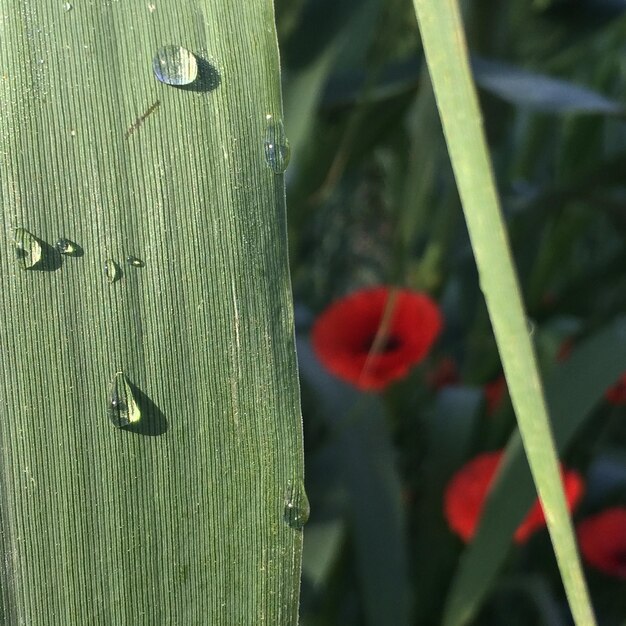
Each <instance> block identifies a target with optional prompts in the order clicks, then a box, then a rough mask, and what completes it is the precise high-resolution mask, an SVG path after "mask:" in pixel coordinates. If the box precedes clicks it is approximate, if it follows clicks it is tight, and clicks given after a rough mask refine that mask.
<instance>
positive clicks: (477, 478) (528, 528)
mask: <svg viewBox="0 0 626 626" xmlns="http://www.w3.org/2000/svg"><path fill="white" fill-rule="evenodd" d="M502 455H503V452H502V451H497V452H487V453H484V454H480V455H478V456H477V457H475V458H474V459H473V460H471V461H470V462H469V463H467V464H466V465H465V466H464V467H462V468H461V469H460V470H459V471H458V472H457V473H456V474H455V475H454V476H453V477H452V480H450V482H449V483H448V486H447V487H446V491H445V494H444V515H445V517H446V520H447V522H448V525H449V526H450V528H451V530H452V531H454V532H455V533H456V534H457V535H459V536H460V537H461V539H463V541H465V542H468V541H470V540H471V539H473V537H474V535H475V533H476V529H477V528H478V522H479V520H480V516H481V514H482V510H483V506H484V504H485V501H486V498H487V495H488V494H489V489H490V487H491V484H492V482H493V479H494V478H495V475H496V472H497V470H498V466H499V465H500V462H501V461H502ZM561 478H562V480H563V482H564V486H565V494H566V498H567V503H568V505H569V508H570V510H573V509H574V508H575V506H576V505H577V504H578V502H579V500H580V498H581V497H582V494H583V480H582V478H581V477H580V475H579V474H578V473H577V472H574V471H572V470H564V469H563V468H561ZM545 524H546V520H545V517H544V515H543V510H542V508H541V504H540V503H539V499H537V500H535V503H534V504H533V506H532V508H531V510H530V511H529V513H528V515H527V516H526V517H525V518H524V521H523V522H522V523H521V524H520V525H519V527H518V528H517V530H516V531H515V535H514V536H513V538H514V540H515V542H516V543H524V542H525V541H526V540H527V539H528V538H529V537H530V535H532V533H534V532H535V531H536V530H539V529H540V528H542V527H543V526H545Z"/></svg>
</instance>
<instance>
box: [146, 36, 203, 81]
mask: <svg viewBox="0 0 626 626" xmlns="http://www.w3.org/2000/svg"><path fill="white" fill-rule="evenodd" d="M152 70H153V71H154V75H155V76H156V78H157V80H159V81H160V82H162V83H164V84H165V85H173V86H175V87H182V86H184V85H189V84H191V83H193V82H194V81H195V80H196V78H198V61H197V59H196V57H195V55H194V54H193V53H192V52H189V50H187V49H186V48H183V47H182V46H164V47H163V48H160V49H159V50H158V52H157V53H156V55H155V56H154V59H153V60H152Z"/></svg>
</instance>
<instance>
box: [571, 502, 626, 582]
mask: <svg viewBox="0 0 626 626" xmlns="http://www.w3.org/2000/svg"><path fill="white" fill-rule="evenodd" d="M576 532H577V534H578V543H579V545H580V551H581V553H582V555H583V557H584V558H585V560H586V561H587V563H589V565H591V566H592V567H595V568H596V569H597V570H600V571H601V572H604V573H605V574H608V575H609V576H617V577H618V578H623V579H626V508H625V507H612V508H610V509H605V510H604V511H602V512H601V513H598V514H597V515H593V516H592V517H588V518H587V519H584V520H582V521H581V522H579V523H578V525H577V527H576Z"/></svg>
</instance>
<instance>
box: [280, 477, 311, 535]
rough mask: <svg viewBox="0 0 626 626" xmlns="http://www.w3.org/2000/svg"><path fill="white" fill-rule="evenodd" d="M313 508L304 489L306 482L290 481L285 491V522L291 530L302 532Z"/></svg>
mask: <svg viewBox="0 0 626 626" xmlns="http://www.w3.org/2000/svg"><path fill="white" fill-rule="evenodd" d="M310 514H311V506H310V504H309V499H308V497H307V495H306V491H305V489H304V481H302V480H300V479H298V480H295V481H292V480H290V481H289V482H288V483H287V489H286V490H285V513H284V517H285V521H286V522H287V524H289V526H291V528H295V529H296V530H300V529H301V528H302V527H303V526H304V525H305V524H306V523H307V521H308V519H309V515H310Z"/></svg>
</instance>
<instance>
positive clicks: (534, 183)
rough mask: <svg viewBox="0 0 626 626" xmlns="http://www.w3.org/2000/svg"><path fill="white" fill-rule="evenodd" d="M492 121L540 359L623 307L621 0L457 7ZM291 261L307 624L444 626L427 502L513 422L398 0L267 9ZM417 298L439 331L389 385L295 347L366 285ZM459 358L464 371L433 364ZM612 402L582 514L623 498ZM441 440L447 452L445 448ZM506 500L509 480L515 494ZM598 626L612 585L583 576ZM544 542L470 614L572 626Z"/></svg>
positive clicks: (454, 547) (582, 462)
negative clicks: (433, 307)
mask: <svg viewBox="0 0 626 626" xmlns="http://www.w3.org/2000/svg"><path fill="white" fill-rule="evenodd" d="M463 10H464V17H465V27H466V32H467V38H468V43H469V48H470V53H471V55H472V62H473V69H474V72H475V79H476V81H477V83H478V86H479V94H480V100H481V106H482V110H483V113H484V121H485V128H486V132H487V136H488V140H489V145H490V150H491V154H492V159H493V166H494V171H495V175H496V179H497V184H498V188H499V192H500V196H501V201H502V206H503V211H504V213H505V216H506V220H507V225H508V228H509V233H510V238H511V243H512V247H513V253H514V257H515V261H516V265H517V269H518V272H519V277H520V282H521V285H522V289H523V295H524V299H525V303H526V306H527V311H528V314H529V332H531V333H532V334H533V338H534V339H535V343H536V347H537V351H538V356H539V360H540V365H541V367H542V369H543V371H544V372H549V371H550V369H551V368H553V367H554V364H555V363H556V362H557V356H558V352H559V349H560V348H561V346H562V344H563V342H564V341H565V340H566V339H570V340H571V341H572V342H573V343H574V344H577V343H579V342H582V341H584V339H585V338H586V337H589V336H593V334H594V333H596V332H598V331H599V329H601V328H603V327H605V326H606V325H607V324H609V323H611V322H612V321H614V320H615V319H616V318H618V316H619V315H620V314H622V313H623V312H624V310H625V308H626V272H625V271H624V269H625V267H626V252H625V248H624V245H623V244H624V237H625V235H626V125H625V124H624V106H623V105H624V102H625V95H626V94H625V90H626V2H623V1H618V0H595V1H594V0H586V1H583V0H580V1H574V0H563V1H550V0H543V1H541V0H536V1H535V2H531V1H529V0H507V1H506V2H502V1H501V0H481V1H478V0H475V1H473V2H465V3H463ZM276 11H277V21H278V30H279V40H280V41H279V43H280V48H281V56H282V67H283V82H284V98H285V123H286V127H287V133H288V136H289V138H290V141H291V146H292V161H291V165H290V167H289V169H288V170H287V174H286V180H287V204H288V212H289V241H290V252H291V272H292V279H293V286H294V293H295V302H296V323H297V331H298V341H299V344H298V345H299V358H300V367H301V380H302V401H303V413H304V427H305V446H306V466H307V488H308V492H309V497H310V500H311V506H312V514H311V520H310V522H309V524H308V525H307V527H306V529H305V555H304V571H303V583H302V601H301V616H302V624H303V625H304V626H324V625H330V624H341V625H342V626H352V625H354V626H357V625H361V624H367V625H368V626H377V625H386V624H389V625H390V626H391V625H393V626H402V625H403V624H426V625H431V624H439V623H440V622H441V619H442V614H443V613H442V612H443V610H444V606H445V603H446V598H447V594H448V592H449V588H450V584H451V581H452V579H453V575H454V572H455V569H456V568H457V566H458V562H459V561H458V559H459V556H460V555H461V553H462V550H463V545H462V544H461V542H460V541H459V540H458V539H457V538H456V537H455V536H453V535H452V533H450V532H449V530H448V529H447V527H446V524H445V521H444V520H443V517H442V514H441V493H442V489H443V487H444V485H445V483H446V480H447V479H448V478H449V476H450V475H451V473H452V472H453V471H454V470H455V469H458V467H459V466H460V465H461V464H462V463H464V462H465V461H467V459H469V458H471V457H472V456H473V455H475V454H477V453H478V452H480V451H483V450H488V449H496V448H498V447H502V446H503V445H504V444H505V443H506V442H507V440H508V438H509V436H510V434H511V432H512V431H513V429H514V424H515V422H514V417H513V414H512V411H511V409H510V406H509V405H508V403H506V402H505V403H504V405H503V407H502V408H501V409H500V410H499V411H498V412H497V413H496V415H495V416H488V415H487V413H486V411H485V404H484V394H483V387H484V385H485V384H487V383H489V382H490V381H492V380H494V379H496V378H497V377H498V376H499V375H500V373H501V371H500V365H499V358H498V354H497V350H496V347H495V343H494V340H493V336H492V333H491V328H490V324H489V319H488V316H487V312H486V307H485V304H484V301H483V298H482V294H481V291H480V287H479V284H478V279H477V274H476V268H475V265H474V262H473V257H472V250H471V247H470V244H469V240H468V237H467V232H466V230H465V227H464V221H463V214H462V211H461V207H460V203H459V199H458V195H457V192H456V189H455V185H454V179H453V176H452V171H451V167H450V164H449V159H448V156H447V152H446V147H445V142H444V138H443V134H442V131H441V126H440V123H439V119H438V114H437V111H436V107H435V102H434V97H433V94H432V90H431V86H430V82H429V79H428V73H427V69H426V66H425V62H424V57H423V54H422V51H421V46H420V39H419V32H418V28H417V24H416V20H415V13H414V9H413V5H412V3H410V2H409V1H408V0H386V1H383V0H344V1H342V2H337V1H336V0H308V1H307V0H277V3H276ZM374 284H394V285H401V286H406V287H410V288H412V289H416V290H421V291H426V292H428V293H430V294H431V295H432V296H433V297H434V298H435V299H436V300H437V301H438V302H439V303H440V306H441V307H442V309H443V312H444V316H445V329H444V333H443V335H442V337H441V339H440V340H439V342H438V344H437V346H436V349H435V350H434V351H433V353H432V354H431V355H430V357H429V359H428V360H427V361H426V362H425V363H424V364H422V365H420V366H419V367H417V368H416V369H415V370H414V371H413V372H412V374H411V375H410V376H409V378H408V379H406V380H404V381H402V382H400V383H398V384H396V385H393V386H392V387H391V388H390V389H388V390H387V391H386V392H385V393H384V394H378V395H373V394H369V395H362V394H357V393H356V392H355V391H353V390H352V389H349V388H347V387H346V386H345V385H343V384H341V383H339V382H338V381H336V380H334V379H332V378H331V377H329V376H328V375H327V374H326V373H325V372H323V371H322V369H321V366H320V365H319V364H318V362H317V361H316V359H315V357H314V356H313V355H312V352H311V350H310V346H309V344H308V332H309V328H310V324H311V323H312V321H313V320H314V319H315V316H316V315H317V314H318V313H319V312H320V311H321V310H323V308H324V307H325V306H327V305H328V304H329V303H330V302H331V301H332V300H334V299H336V298H337V297H340V296H343V295H345V294H347V293H350V292H351V291H353V290H355V289H357V288H359V287H364V286H369V285H374ZM444 357H446V358H452V359H453V360H454V362H455V363H456V365H457V367H458V370H459V376H460V381H459V383H458V384H457V385H456V386H455V388H454V390H452V391H451V390H450V389H449V388H447V389H444V390H435V389H433V388H432V386H429V385H428V384H427V380H428V373H429V372H430V371H432V370H433V369H434V368H435V367H436V365H437V363H438V362H439V360H440V359H441V358H444ZM625 445H626V410H625V409H624V408H623V407H615V406H610V405H608V404H607V403H605V402H603V403H600V404H599V405H598V406H597V407H596V409H595V410H594V412H593V414H592V415H591V416H590V417H589V419H587V421H586V423H585V426H584V428H583V429H582V431H581V432H580V433H579V434H578V436H577V437H576V439H575V441H574V443H573V444H572V445H571V446H569V448H568V450H567V454H566V460H567V462H568V463H569V464H570V465H572V466H574V467H576V468H577V469H578V470H579V471H581V472H582V473H583V474H584V475H585V477H586V480H587V495H586V498H585V501H584V502H583V505H582V507H581V509H580V513H579V514H580V515H584V514H585V512H589V511H593V510H594V508H597V507H599V506H603V505H606V504H607V503H612V502H621V503H624V502H625V501H626V500H625V498H626V454H625V453H624V451H625V448H624V446H625ZM441 446H443V448H442V447H441ZM511 497H515V490H514V489H512V490H511ZM588 576H589V581H590V587H591V591H592V595H593V598H594V604H595V607H596V610H597V612H598V615H599V619H600V622H601V623H603V624H610V625H612V624H620V623H622V621H623V619H626V610H625V606H624V601H623V599H622V598H621V597H620V591H619V590H620V589H621V588H623V582H621V583H620V582H619V581H615V580H612V579H610V578H607V577H605V576H601V575H599V574H597V573H595V572H593V571H588ZM569 619H570V618H569V615H568V612H567V609H566V603H565V600H564V596H563V592H562V588H561V586H560V582H559V576H558V572H557V570H556V565H555V564H554V558H553V555H552V552H551V548H550V545H549V540H548V537H547V533H545V532H544V533H538V534H537V536H536V537H533V539H532V540H531V542H530V543H529V544H528V545H526V546H524V547H523V548H513V549H512V550H511V552H510V554H509V555H508V557H507V559H506V562H505V567H504V570H503V571H502V575H501V576H500V577H499V578H498V580H497V581H496V583H495V584H494V585H493V586H492V588H491V591H490V595H489V597H488V598H487V600H486V602H485V604H484V605H483V608H482V611H481V613H480V615H479V616H478V617H476V618H475V621H474V623H475V624H480V625H489V624H506V625H507V626H511V625H515V624H520V625H522V624H523V625H529V624H550V625H552V624H568V623H570V622H569V621H568V620H569Z"/></svg>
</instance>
